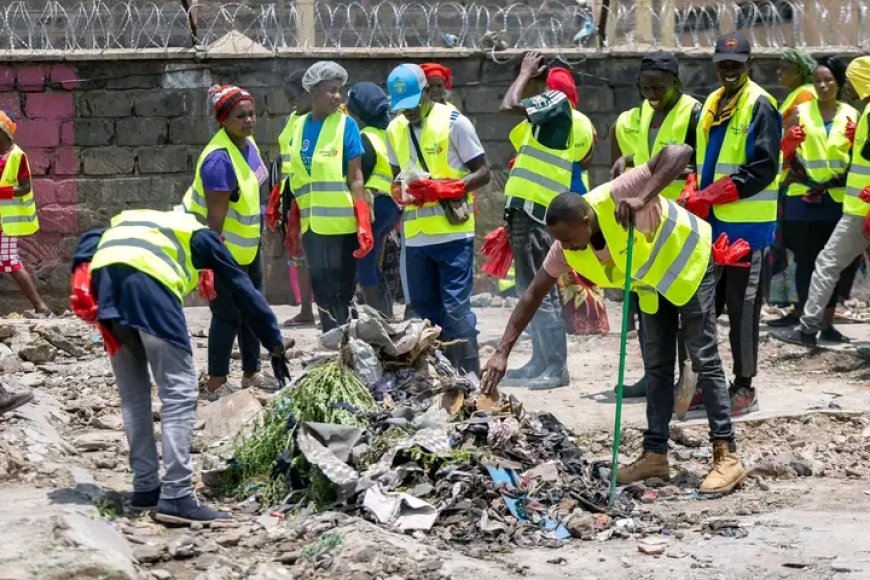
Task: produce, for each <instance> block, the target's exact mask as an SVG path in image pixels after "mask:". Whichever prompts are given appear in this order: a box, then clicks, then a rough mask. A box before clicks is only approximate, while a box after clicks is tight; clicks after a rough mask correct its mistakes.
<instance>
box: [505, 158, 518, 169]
mask: <svg viewBox="0 0 870 580" xmlns="http://www.w3.org/2000/svg"><path fill="white" fill-rule="evenodd" d="M516 162H517V158H516V157H511V158H510V160H509V161H508V162H507V168H508V169H513V168H514V164H515V163H516Z"/></svg>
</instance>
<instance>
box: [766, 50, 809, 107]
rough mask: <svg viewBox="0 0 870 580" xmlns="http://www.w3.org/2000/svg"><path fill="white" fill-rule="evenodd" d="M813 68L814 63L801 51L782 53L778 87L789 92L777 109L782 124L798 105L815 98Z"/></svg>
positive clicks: (778, 71)
mask: <svg viewBox="0 0 870 580" xmlns="http://www.w3.org/2000/svg"><path fill="white" fill-rule="evenodd" d="M815 68H816V61H815V60H814V59H813V57H812V56H810V55H809V54H807V53H806V52H804V51H803V50H800V49H797V48H787V49H785V50H784V51H783V52H782V58H780V60H779V68H778V69H777V70H776V73H777V76H778V77H779V85H780V86H781V87H783V88H784V89H786V90H788V91H789V93H788V95H787V96H786V97H785V99H783V101H782V104H781V105H780V107H779V112H780V114H781V115H782V121H783V123H786V122H788V120H789V118H790V117H791V116H792V115H793V114H794V112H795V110H796V109H797V107H798V105H800V104H802V103H806V102H808V101H812V100H813V99H815V98H816V91H815V89H814V88H813V70H814V69H815Z"/></svg>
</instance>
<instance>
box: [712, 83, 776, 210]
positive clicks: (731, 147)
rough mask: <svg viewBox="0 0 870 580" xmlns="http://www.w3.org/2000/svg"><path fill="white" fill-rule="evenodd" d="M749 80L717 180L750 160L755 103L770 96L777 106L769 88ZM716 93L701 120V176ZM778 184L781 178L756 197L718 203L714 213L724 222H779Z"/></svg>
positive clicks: (724, 144)
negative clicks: (708, 116) (706, 121)
mask: <svg viewBox="0 0 870 580" xmlns="http://www.w3.org/2000/svg"><path fill="white" fill-rule="evenodd" d="M747 83H749V86H747V87H746V89H745V90H744V91H743V93H742V94H741V95H740V99H739V101H738V103H737V110H736V111H735V113H734V115H733V116H732V117H731V119H730V120H729V121H728V126H727V128H726V130H725V139H724V140H723V142H722V149H721V150H720V151H719V158H718V159H717V160H716V169H715V172H714V176H713V181H716V180H717V179H720V178H722V177H726V176H728V175H732V174H734V173H736V172H737V170H738V169H739V168H740V166H742V165H745V164H746V162H747V160H748V159H747V153H746V152H747V149H748V148H749V145H750V144H749V143H748V142H747V139H748V137H749V128H750V125H751V124H752V109H753V107H754V106H755V102H756V101H757V100H758V99H767V100H769V101H770V103H771V104H772V105H773V106H774V108H776V99H774V98H773V97H772V96H770V95H769V94H768V93H767V91H765V90H764V89H762V88H761V87H760V86H758V85H757V84H755V83H754V82H752V81H747ZM715 94H716V93H713V94H711V95H710V96H709V97H707V101H706V102H705V103H704V108H703V109H702V110H701V121H700V122H699V123H698V130H697V148H696V152H695V155H696V159H697V167H698V169H697V171H698V176H699V177H700V176H701V175H703V174H704V161H705V159H704V158H705V156H706V154H707V132H706V131H705V130H704V127H703V124H704V123H703V120H704V118H705V116H706V114H707V111H709V110H710V107H711V106H712V104H713V97H714V95H715ZM779 167H782V154H780V163H779ZM779 167H778V168H777V171H778V170H779ZM778 187H779V180H778V179H776V178H775V179H774V180H773V181H772V182H770V183H769V184H768V185H767V186H766V187H765V188H764V189H763V190H761V191H759V192H758V193H757V194H755V195H753V196H752V197H748V198H746V199H740V200H738V201H732V202H731V203H724V204H720V205H714V206H713V214H714V215H715V216H716V218H717V219H719V220H720V221H723V222H738V223H764V222H772V221H776V205H777V197H778V193H779V192H778Z"/></svg>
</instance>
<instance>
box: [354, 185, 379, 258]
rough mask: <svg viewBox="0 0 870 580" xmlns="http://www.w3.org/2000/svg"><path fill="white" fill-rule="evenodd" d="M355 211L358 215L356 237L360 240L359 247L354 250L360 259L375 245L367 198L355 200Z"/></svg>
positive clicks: (355, 256)
mask: <svg viewBox="0 0 870 580" xmlns="http://www.w3.org/2000/svg"><path fill="white" fill-rule="evenodd" d="M353 213H354V215H356V239H357V241H359V249H358V250H354V252H353V257H354V258H356V259H357V260H360V259H362V258H365V257H366V256H368V254H369V252H371V251H372V249H373V248H374V247H375V235H374V234H373V233H372V216H371V214H370V213H369V204H367V203H366V200H364V199H357V200H354V202H353Z"/></svg>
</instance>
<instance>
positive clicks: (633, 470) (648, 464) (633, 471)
mask: <svg viewBox="0 0 870 580" xmlns="http://www.w3.org/2000/svg"><path fill="white" fill-rule="evenodd" d="M650 477H658V478H660V479H663V480H665V481H668V480H669V479H670V478H671V474H670V466H669V465H668V454H667V453H656V452H655V451H649V450H646V449H644V451H643V454H642V455H641V456H640V458H639V459H637V460H636V461H635V462H633V463H631V464H630V465H627V466H625V467H620V468H619V469H618V470H617V471H616V481H617V483H619V485H626V484H628V483H634V482H635V481H643V480H645V479H649V478H650Z"/></svg>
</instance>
